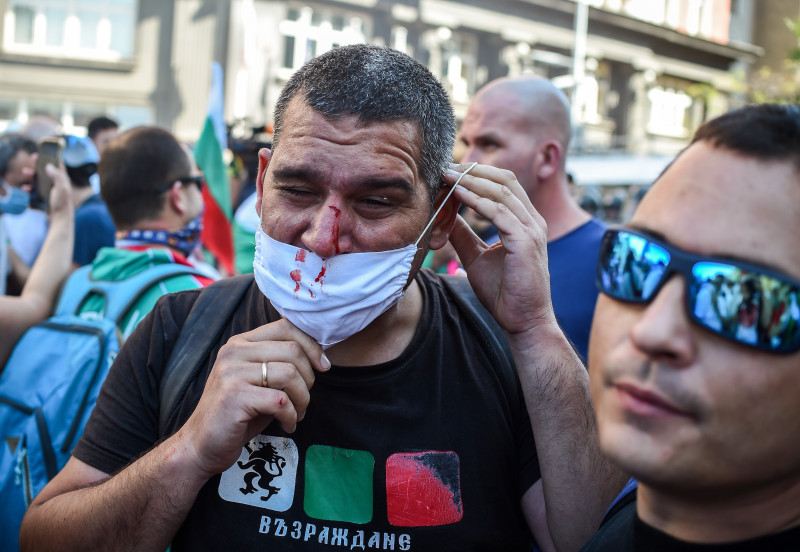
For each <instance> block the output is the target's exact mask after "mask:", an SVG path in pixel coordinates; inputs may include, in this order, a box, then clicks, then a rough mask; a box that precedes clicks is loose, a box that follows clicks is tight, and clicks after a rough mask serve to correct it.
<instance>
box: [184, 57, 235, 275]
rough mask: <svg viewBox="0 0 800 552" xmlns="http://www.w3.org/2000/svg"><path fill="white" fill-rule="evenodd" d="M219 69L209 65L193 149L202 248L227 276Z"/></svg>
mask: <svg viewBox="0 0 800 552" xmlns="http://www.w3.org/2000/svg"><path fill="white" fill-rule="evenodd" d="M222 84H223V83H222V67H221V66H220V64H219V63H217V62H214V63H213V64H212V65H211V93H210V94H209V98H208V116H207V117H206V122H205V125H204V126H203V132H202V134H200V138H199V139H198V140H197V144H195V147H194V158H195V161H197V166H198V167H200V170H202V171H203V176H204V177H205V180H206V186H205V187H204V188H203V199H204V200H205V205H206V210H205V213H204V214H203V232H202V234H200V239H201V241H202V242H203V246H204V247H205V248H206V249H207V250H208V251H210V252H211V254H212V255H214V257H216V259H217V261H218V262H219V264H220V266H221V267H222V269H223V270H224V271H225V272H227V273H228V274H229V275H232V274H233V273H234V271H233V231H232V229H231V219H232V218H233V209H232V206H231V191H230V185H229V184H228V172H227V170H226V167H225V162H224V161H223V159H222V149H223V147H227V143H228V140H227V138H226V132H225V122H224V117H223V114H222V111H223V101H222Z"/></svg>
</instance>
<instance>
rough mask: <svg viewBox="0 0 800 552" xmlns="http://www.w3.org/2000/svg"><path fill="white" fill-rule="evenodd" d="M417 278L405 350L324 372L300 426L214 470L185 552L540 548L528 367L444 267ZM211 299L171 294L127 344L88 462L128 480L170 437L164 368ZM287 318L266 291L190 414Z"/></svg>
mask: <svg viewBox="0 0 800 552" xmlns="http://www.w3.org/2000/svg"><path fill="white" fill-rule="evenodd" d="M417 281H418V282H419V284H420V289H421V290H422V293H423V298H424V308H423V314H422V317H421V320H420V323H419V325H418V327H417V330H416V333H415V335H414V337H413V338H412V341H411V343H410V344H409V346H408V347H407V348H406V350H405V351H404V352H403V353H402V354H401V355H400V356H399V357H398V358H396V359H394V360H392V361H390V362H386V363H383V364H380V365H377V366H369V367H343V366H333V367H332V368H331V370H330V371H329V372H326V373H317V374H316V380H315V383H314V387H313V388H312V389H311V403H310V406H309V408H308V411H307V413H306V416H305V419H304V420H303V421H302V422H300V423H299V424H298V425H297V430H296V431H295V433H293V434H291V435H289V434H286V433H284V432H283V431H282V430H281V429H280V425H279V424H277V423H273V424H271V425H270V426H269V427H267V428H266V429H265V430H264V431H263V432H262V434H260V435H258V436H256V437H255V438H254V439H253V440H252V441H251V442H250V443H248V445H247V446H246V447H245V448H243V449H242V454H241V456H240V458H239V460H238V461H237V462H236V463H235V464H234V465H233V466H231V468H229V469H228V470H227V471H226V472H224V473H223V474H221V475H219V476H216V477H213V478H212V479H210V480H209V481H208V483H207V484H206V485H205V486H204V487H203V489H202V490H201V491H200V493H199V495H198V497H197V499H196V501H195V504H194V506H193V508H192V510H191V511H190V513H189V515H188V516H187V519H186V520H185V522H184V524H183V526H182V527H181V529H180V530H179V532H178V534H177V535H176V537H175V539H174V541H173V549H174V550H198V549H203V550H215V549H225V550H230V549H233V550H240V549H245V548H251V547H253V548H255V547H258V548H265V547H270V548H271V549H280V550H332V549H344V546H345V545H346V546H347V548H348V549H354V550H358V549H364V550H371V549H376V550H411V551H421V550H430V551H436V552H441V551H444V550H530V542H531V536H530V532H529V530H528V527H527V525H526V523H525V520H524V518H523V516H522V512H521V509H520V498H521V496H522V494H523V493H524V492H525V491H526V490H527V489H528V488H529V487H530V486H531V485H532V484H533V483H534V482H535V481H536V480H537V479H539V477H540V472H539V465H538V461H537V458H536V449H535V445H534V442H533V435H532V431H531V425H530V421H529V418H528V414H527V410H526V408H525V404H524V400H523V397H522V392H521V388H520V384H519V380H518V378H517V375H516V373H515V372H513V371H509V370H504V369H503V368H502V367H500V366H493V365H492V364H491V363H490V362H489V361H488V357H487V354H486V352H485V351H483V350H482V349H481V346H480V345H479V344H478V339H476V337H475V335H474V334H473V333H472V331H471V330H470V329H469V328H470V327H469V325H468V322H467V321H466V320H465V319H464V318H463V316H462V314H461V312H460V311H459V310H458V307H457V306H456V304H455V303H454V302H453V300H452V298H450V297H449V295H448V293H447V291H446V290H445V289H444V288H443V286H442V283H441V282H440V281H439V279H438V278H437V277H436V276H435V275H433V274H432V273H430V272H428V271H421V272H420V275H419V276H417ZM197 294H198V292H197V291H188V292H181V293H178V294H172V295H168V296H165V297H164V298H162V300H161V301H159V303H158V304H157V305H156V307H155V308H154V309H153V311H152V313H151V315H150V316H149V317H148V318H146V319H145V320H144V321H143V322H142V323H141V324H140V325H139V327H138V328H137V330H136V331H135V332H134V334H133V335H132V336H131V337H130V338H129V339H128V341H127V342H126V344H125V346H124V347H123V349H122V351H120V354H119V357H118V359H117V361H116V362H115V364H114V366H113V367H112V370H111V373H110V374H109V377H108V379H107V381H106V384H105V385H104V386H103V389H102V391H101V396H100V398H99V400H98V402H97V406H96V408H95V411H94V413H93V415H92V418H91V420H90V421H89V424H88V425H87V427H86V432H85V434H84V436H83V437H82V439H81V440H80V442H79V443H78V445H77V446H76V447H75V450H74V451H73V455H74V456H75V457H76V458H78V459H80V460H82V461H83V462H85V463H87V464H89V465H90V466H93V467H95V468H97V469H99V470H102V471H104V472H106V473H114V472H116V471H118V470H119V469H121V468H122V467H124V466H125V465H126V464H128V463H129V462H130V461H131V460H133V459H135V458H137V457H138V456H140V455H141V454H142V453H143V452H145V451H147V450H148V449H150V448H152V446H153V443H155V442H156V441H157V440H158V439H159V435H158V410H159V406H158V386H159V381H160V378H161V371H162V368H163V366H164V364H165V363H166V359H168V357H169V354H170V352H171V350H172V347H173V346H174V343H175V339H176V337H177V335H178V332H179V330H180V326H181V324H182V323H183V321H184V320H185V319H186V316H187V314H188V312H189V309H190V308H191V305H192V304H193V302H194V300H195V299H196V297H197ZM278 317H279V316H278V314H277V312H275V310H274V309H273V308H272V306H271V305H270V304H269V302H268V301H266V300H265V299H264V297H263V295H261V293H260V291H259V290H258V288H257V286H255V285H253V286H252V287H251V289H250V290H249V291H248V292H247V294H246V295H245V299H244V301H243V302H242V305H240V306H239V307H238V309H237V310H236V311H235V313H234V316H233V318H232V320H231V322H230V323H229V326H228V327H227V328H226V329H225V330H224V331H223V335H222V336H221V338H220V340H219V342H218V343H216V344H215V345H214V347H213V348H212V351H211V359H209V361H208V363H207V365H206V366H204V367H203V369H202V370H201V374H200V377H198V379H197V380H196V381H194V382H193V384H192V386H191V388H190V389H189V392H188V393H187V397H186V398H185V400H184V402H183V403H182V404H181V407H180V408H181V412H182V415H183V419H184V420H185V419H187V418H188V417H189V415H190V414H191V412H192V410H193V409H194V407H195V405H196V404H197V401H198V400H199V397H200V395H201V393H202V390H203V386H204V385H205V380H206V378H207V377H208V373H209V372H210V370H211V368H212V366H213V359H215V358H216V354H217V352H218V350H219V348H220V347H221V346H222V344H224V343H225V342H226V341H227V340H228V339H229V338H230V337H231V336H233V335H236V334H239V333H242V332H245V331H249V330H251V329H253V328H256V327H258V326H261V325H263V324H266V323H268V322H270V321H273V320H277V319H278ZM509 372H510V373H509ZM362 546H363V548H362ZM272 547H277V548H272Z"/></svg>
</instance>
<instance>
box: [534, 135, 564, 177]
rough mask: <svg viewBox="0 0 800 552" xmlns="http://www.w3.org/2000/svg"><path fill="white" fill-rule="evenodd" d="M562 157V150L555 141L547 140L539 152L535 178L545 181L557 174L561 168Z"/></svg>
mask: <svg viewBox="0 0 800 552" xmlns="http://www.w3.org/2000/svg"><path fill="white" fill-rule="evenodd" d="M563 157H564V149H563V148H562V147H561V144H559V143H558V142H557V141H555V140H548V141H547V142H545V143H544V145H543V146H542V148H541V149H540V150H539V166H538V168H537V170H536V176H537V178H539V180H547V179H548V178H550V177H552V176H553V175H554V174H556V173H557V172H558V169H559V168H560V167H561V159H562V158H563Z"/></svg>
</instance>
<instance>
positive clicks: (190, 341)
mask: <svg viewBox="0 0 800 552" xmlns="http://www.w3.org/2000/svg"><path fill="white" fill-rule="evenodd" d="M252 282H253V275H252V274H244V275H241V276H233V277H231V278H224V279H222V280H219V281H217V282H214V283H213V284H211V285H210V286H208V287H206V288H205V289H203V290H202V291H201V292H200V295H199V296H198V297H197V300H196V301H195V302H194V305H192V309H191V310H190V311H189V315H188V316H187V318H186V321H185V322H184V323H183V326H181V331H180V333H179V334H178V338H177V341H176V342H175V347H173V349H172V354H171V355H170V357H169V360H168V361H167V365H166V367H165V368H164V373H163V374H162V376H161V384H160V386H159V397H160V403H159V411H158V431H159V434H160V435H161V436H162V437H166V436H167V435H168V434H169V433H171V431H170V429H171V428H170V426H171V425H174V421H175V420H174V417H175V415H176V413H177V409H178V404H179V402H180V399H181V397H183V396H184V395H185V394H186V389H187V388H188V387H189V384H190V383H191V382H192V381H193V380H194V379H195V378H196V377H197V374H198V372H199V371H200V368H201V362H202V360H203V359H204V358H205V357H206V356H207V355H208V353H209V351H210V350H211V348H212V347H213V346H214V344H215V343H216V342H217V339H219V336H220V335H221V334H222V330H223V328H225V326H226V325H227V323H228V322H229V320H230V317H231V315H232V314H233V311H234V310H236V307H238V306H239V303H241V301H242V298H243V297H244V295H245V293H246V292H247V290H248V288H249V287H250V284H251V283H252ZM172 429H174V428H172Z"/></svg>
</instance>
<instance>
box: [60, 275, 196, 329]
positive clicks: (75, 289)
mask: <svg viewBox="0 0 800 552" xmlns="http://www.w3.org/2000/svg"><path fill="white" fill-rule="evenodd" d="M91 272H92V265H86V266H83V267H81V268H79V269H77V270H76V271H75V272H73V273H72V275H70V277H69V278H68V279H67V282H66V283H65V284H64V289H63V290H62V291H61V295H60V297H59V299H58V305H57V306H56V312H55V314H57V315H61V314H76V315H77V314H78V311H79V310H80V308H81V305H83V303H84V301H85V300H86V299H87V298H88V297H89V296H90V295H92V294H97V295H102V296H103V297H104V298H105V305H104V307H103V318H107V319H109V320H114V321H115V322H117V323H118V324H119V322H120V319H121V318H122V316H123V315H124V314H125V313H126V312H128V309H129V308H130V307H131V306H132V305H134V304H135V303H136V301H138V300H139V299H140V298H141V296H142V295H144V293H145V292H146V291H147V290H149V289H150V288H151V287H152V286H153V285H155V284H157V283H158V282H161V281H162V280H166V279H167V278H171V277H173V276H181V275H188V276H200V277H203V276H205V275H204V274H203V273H202V272H200V271H199V270H197V269H196V268H193V267H191V266H186V265H181V264H176V263H165V264H159V265H156V266H153V267H150V268H148V269H146V270H143V271H142V272H139V273H138V274H134V275H133V276H130V277H129V278H125V279H124V280H95V279H93V278H92V276H91Z"/></svg>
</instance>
